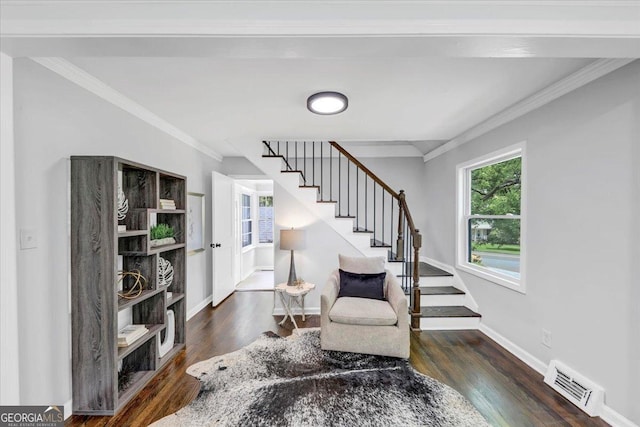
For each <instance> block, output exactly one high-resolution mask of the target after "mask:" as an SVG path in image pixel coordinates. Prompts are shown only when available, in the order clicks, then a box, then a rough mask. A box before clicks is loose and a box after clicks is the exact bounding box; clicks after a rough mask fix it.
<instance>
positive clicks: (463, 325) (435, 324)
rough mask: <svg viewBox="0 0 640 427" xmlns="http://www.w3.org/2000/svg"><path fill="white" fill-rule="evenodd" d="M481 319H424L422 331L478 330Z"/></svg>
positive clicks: (421, 322) (421, 324) (421, 320)
mask: <svg viewBox="0 0 640 427" xmlns="http://www.w3.org/2000/svg"><path fill="white" fill-rule="evenodd" d="M479 327H480V318H479V317H422V318H421V319H420V329H422V330H423V331H429V330H431V331H438V330H459V329H478V328H479Z"/></svg>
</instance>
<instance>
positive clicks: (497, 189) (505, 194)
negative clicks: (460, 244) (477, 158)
mask: <svg viewBox="0 0 640 427" xmlns="http://www.w3.org/2000/svg"><path fill="white" fill-rule="evenodd" d="M521 173H522V158H521V157H516V158H515V159H511V160H506V161H504V162H500V163H495V164H493V165H489V166H484V167H481V168H478V169H474V170H472V171H471V215H507V214H513V215H520V193H521Z"/></svg>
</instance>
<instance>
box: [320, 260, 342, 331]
mask: <svg viewBox="0 0 640 427" xmlns="http://www.w3.org/2000/svg"><path fill="white" fill-rule="evenodd" d="M339 288H340V276H339V274H338V270H336V271H334V272H333V273H331V276H329V279H327V283H325V285H324V288H322V294H321V295H320V315H321V316H322V319H321V320H322V321H323V322H324V321H328V320H329V311H330V310H331V307H333V304H334V303H335V302H336V299H338V289H339Z"/></svg>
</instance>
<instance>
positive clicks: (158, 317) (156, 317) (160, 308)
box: [132, 290, 166, 325]
mask: <svg viewBox="0 0 640 427" xmlns="http://www.w3.org/2000/svg"><path fill="white" fill-rule="evenodd" d="M160 291H161V290H160ZM165 298H166V297H165V294H164V292H158V293H156V294H154V295H153V296H151V297H150V298H147V299H145V300H143V301H140V302H139V303H137V304H135V305H134V306H133V311H132V314H133V317H132V319H133V323H136V324H144V325H148V324H153V325H164V323H165V321H166V313H165V311H166V309H165Z"/></svg>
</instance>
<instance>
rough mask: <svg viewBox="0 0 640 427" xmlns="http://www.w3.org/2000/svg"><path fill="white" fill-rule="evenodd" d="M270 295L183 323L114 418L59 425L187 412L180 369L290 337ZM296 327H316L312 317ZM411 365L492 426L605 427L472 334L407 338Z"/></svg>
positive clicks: (189, 393)
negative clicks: (170, 353)
mask: <svg viewBox="0 0 640 427" xmlns="http://www.w3.org/2000/svg"><path fill="white" fill-rule="evenodd" d="M272 304H273V293H272V292H240V293H235V294H233V295H232V296H230V297H229V298H228V299H227V300H226V301H224V302H223V303H222V304H220V305H219V306H218V307H217V308H215V309H213V308H211V307H207V308H205V309H203V310H202V311H201V312H200V313H198V314H197V315H195V316H194V317H193V318H192V319H191V320H189V322H188V323H187V334H188V335H187V350H186V351H183V352H182V353H180V354H179V355H178V356H177V357H176V359H174V360H173V361H172V362H170V363H169V364H168V365H167V366H165V367H164V368H163V369H162V371H160V372H159V373H158V375H157V376H156V377H155V378H154V379H153V380H152V381H151V382H150V383H149V384H148V385H147V386H146V387H145V388H144V389H143V390H142V391H141V392H140V393H139V394H138V395H137V396H136V397H135V398H134V399H132V400H131V402H130V403H129V404H128V405H127V406H126V407H125V408H124V409H123V410H122V412H120V413H119V414H118V415H117V416H115V417H85V416H72V417H70V418H69V419H68V420H67V422H66V423H65V425H66V426H147V425H148V424H150V423H151V422H153V421H155V420H158V419H160V418H162V417H164V416H165V415H168V414H171V413H173V412H175V411H177V410H178V409H180V408H181V407H183V406H185V405H187V404H188V403H189V402H190V401H192V400H193V399H194V398H195V397H196V396H197V394H198V391H199V389H200V386H199V383H198V381H197V380H196V379H195V378H193V377H191V376H189V375H187V374H186V373H185V370H186V368H187V367H188V366H190V365H192V364H193V363H195V362H198V361H201V360H206V359H208V358H210V357H212V356H216V355H220V354H224V353H228V352H231V351H235V350H237V349H239V348H241V347H243V346H245V345H247V344H249V343H251V342H252V341H254V340H255V339H256V338H257V337H258V336H259V335H260V334H261V333H262V332H264V331H273V332H275V333H277V334H279V335H281V336H287V335H290V334H291V332H292V329H293V325H292V324H291V322H290V321H287V322H286V323H285V324H284V327H280V326H278V324H277V322H279V321H280V320H281V319H282V317H274V316H271V315H270V313H271V307H272ZM296 321H297V322H298V326H300V327H316V326H319V325H320V318H319V316H308V317H307V321H306V322H302V320H301V319H299V317H297V318H296ZM410 361H411V364H412V365H413V366H414V367H415V368H416V369H417V370H418V371H420V372H422V373H424V374H427V375H429V376H431V377H433V378H436V379H437V380H439V381H442V382H443V383H445V384H448V385H450V386H451V387H453V388H455V389H456V390H458V391H459V392H460V393H462V394H463V395H464V396H465V397H466V398H467V399H469V400H470V401H471V402H472V403H473V404H474V405H475V407H476V408H478V410H479V411H480V412H481V413H482V414H483V415H484V416H485V418H487V420H488V421H489V422H490V423H491V424H492V425H497V426H518V427H519V426H606V425H607V424H606V423H604V422H603V421H602V420H600V419H599V418H589V417H588V416H587V415H586V414H584V413H583V412H582V411H580V410H579V409H577V408H576V407H575V406H573V405H572V404H571V403H569V402H568V401H566V400H565V399H564V398H562V397H561V396H560V395H558V394H557V393H555V392H554V391H552V390H551V389H550V388H549V387H547V386H546V385H545V384H544V383H543V382H542V376H541V375H540V374H538V373H537V372H535V371H534V370H532V369H531V368H529V367H528V366H527V365H525V364H524V363H523V362H521V361H520V360H519V359H517V358H516V357H515V356H512V355H511V354H510V353H509V352H507V351H506V350H504V349H503V348H502V347H500V346H499V345H498V344H496V343H495V342H494V341H492V340H491V339H489V338H488V337H486V336H485V335H484V334H482V333H481V332H478V331H425V332H418V333H414V332H412V336H411V359H410Z"/></svg>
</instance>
